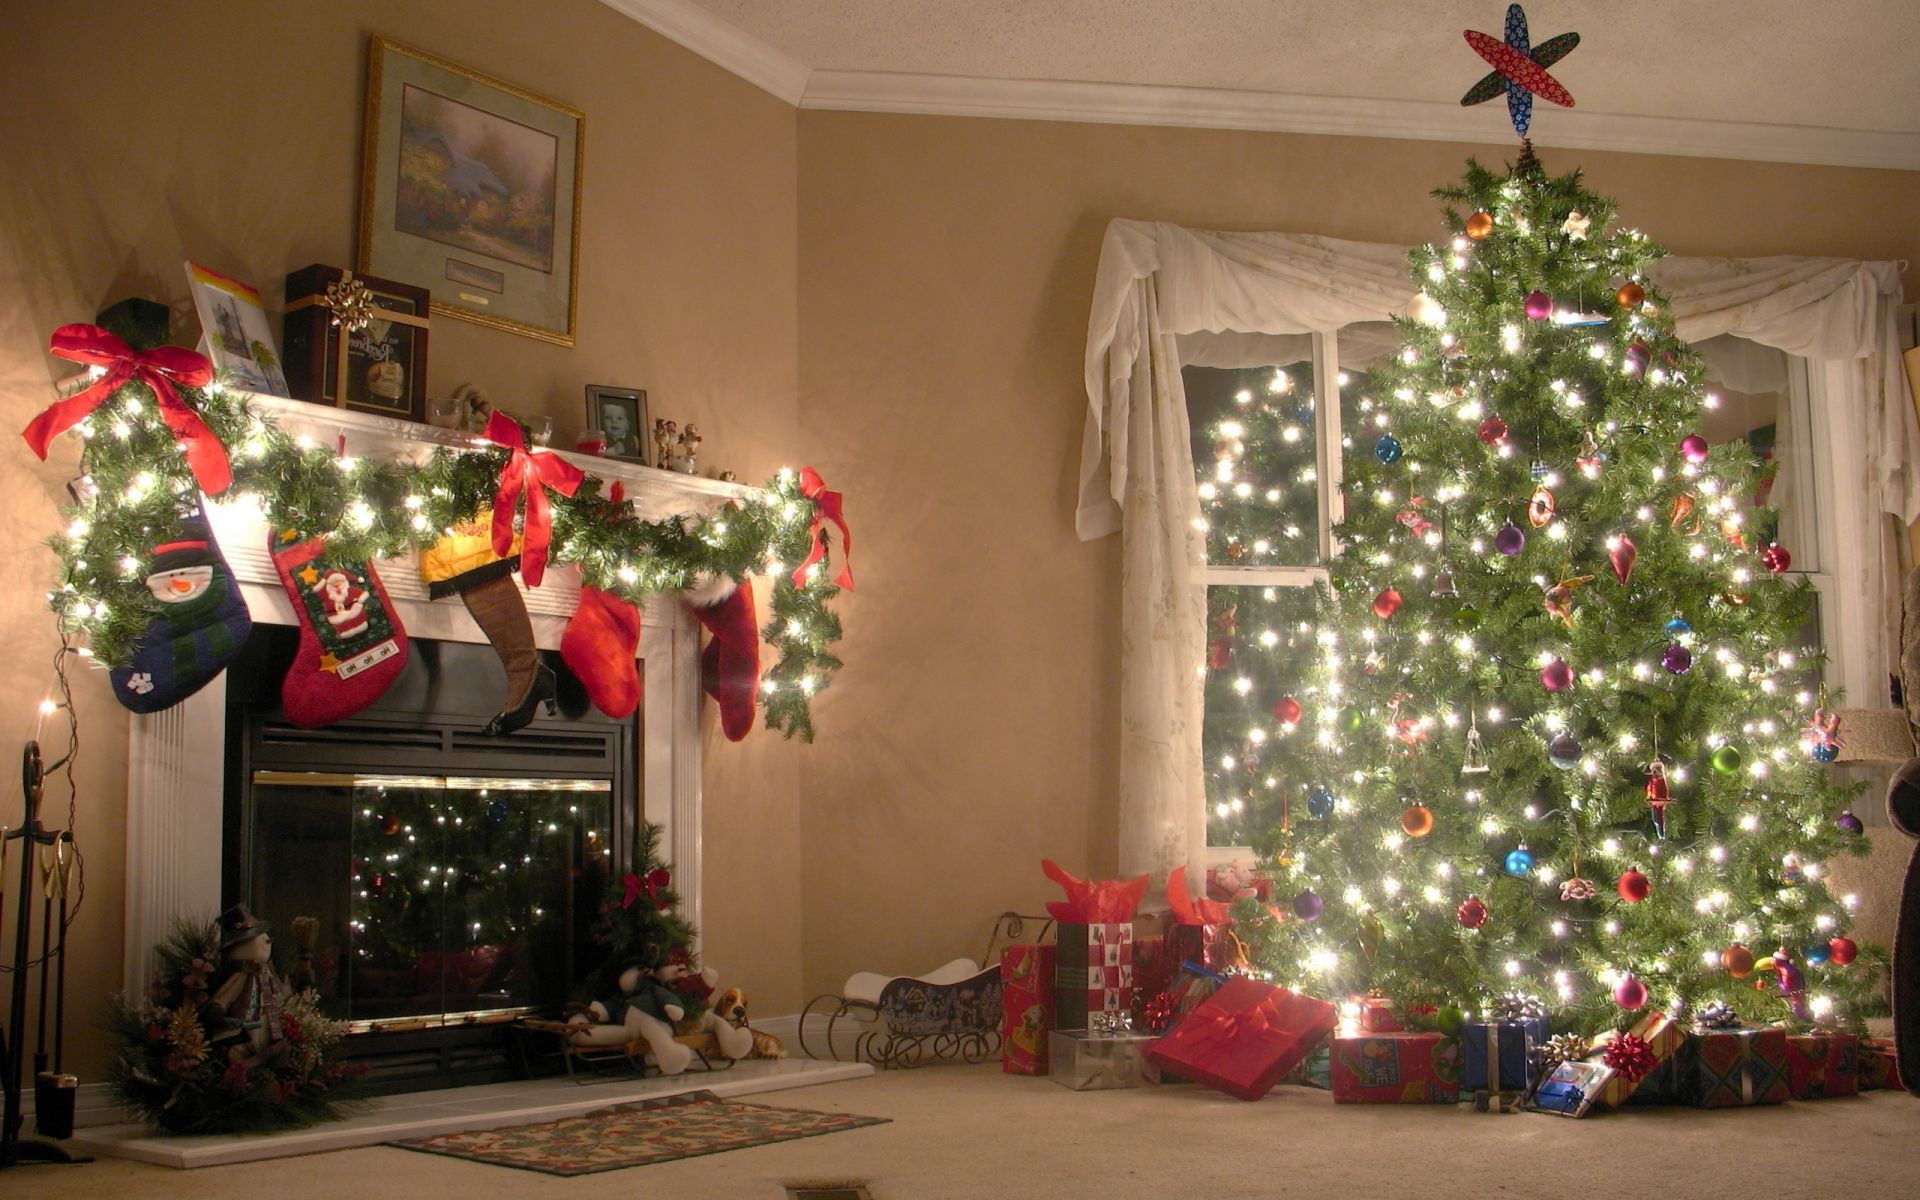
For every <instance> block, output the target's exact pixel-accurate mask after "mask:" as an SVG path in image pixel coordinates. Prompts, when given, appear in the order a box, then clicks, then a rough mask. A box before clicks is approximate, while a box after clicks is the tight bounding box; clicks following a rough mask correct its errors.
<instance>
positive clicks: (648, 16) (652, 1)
mask: <svg viewBox="0 0 1920 1200" xmlns="http://www.w3.org/2000/svg"><path fill="white" fill-rule="evenodd" d="M600 2H601V3H602V4H605V5H606V6H607V7H608V8H611V9H613V10H614V11H615V12H618V13H622V14H624V15H626V16H629V17H632V18H633V19H634V20H636V21H638V22H640V23H641V24H642V25H645V26H646V27H647V28H648V29H651V30H653V31H654V32H655V33H657V34H660V35H661V36H662V37H665V38H667V39H669V40H671V41H675V42H678V43H680V44H681V45H682V46H685V47H686V48H687V49H689V50H691V51H693V52H694V53H695V54H698V55H699V56H700V57H702V58H704V59H706V60H707V61H709V62H711V63H714V64H715V65H717V66H719V67H722V68H724V69H726V70H728V71H731V72H733V73H734V74H735V75H738V76H739V77H740V78H742V79H744V80H746V81H747V82H748V83H751V84H753V85H754V86H755V87H757V88H760V89H762V90H763V91H767V92H771V93H772V94H773V95H775V96H778V97H779V98H780V99H782V100H785V101H786V102H787V103H788V104H794V105H797V104H799V103H800V98H801V96H802V95H804V94H805V93H806V90H807V77H808V76H809V75H811V74H812V73H813V71H812V68H810V67H808V66H807V64H805V63H803V62H801V61H800V60H798V59H796V58H793V57H791V56H789V55H786V54H782V53H781V52H780V51H778V50H775V49H774V48H773V47H772V46H769V45H767V43H765V42H763V41H761V40H760V39H759V38H757V37H754V36H753V35H752V34H750V33H748V32H746V31H745V30H743V29H741V28H740V27H739V26H738V25H735V24H733V23H732V22H731V21H723V20H721V19H720V18H719V17H716V16H714V15H713V14H712V13H710V12H708V11H707V10H706V9H704V8H701V7H700V6H699V5H698V4H695V3H693V0H600Z"/></svg>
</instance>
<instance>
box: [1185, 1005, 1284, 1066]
mask: <svg viewBox="0 0 1920 1200" xmlns="http://www.w3.org/2000/svg"><path fill="white" fill-rule="evenodd" d="M1279 1019H1280V1012H1279V1009H1278V1008H1276V1007H1275V1006H1274V1003H1273V997H1272V996H1268V997H1266V998H1265V999H1263V1000H1261V1001H1260V1003H1258V1004H1256V1005H1254V1006H1253V1007H1252V1008H1243V1009H1241V1010H1240V1011H1239V1012H1228V1011H1225V1010H1223V1009H1217V1008H1216V1009H1206V1008H1198V1009H1195V1010H1194V1011H1193V1012H1191V1013H1189V1014H1188V1015H1187V1019H1186V1020H1184V1021H1182V1022H1181V1023H1180V1029H1181V1031H1182V1040H1183V1041H1187V1043H1188V1045H1189V1046H1190V1047H1191V1048H1192V1049H1193V1050H1195V1051H1197V1052H1203V1053H1212V1052H1214V1051H1216V1050H1220V1049H1224V1048H1225V1047H1227V1046H1231V1045H1232V1044H1233V1043H1235V1042H1237V1041H1239V1040H1240V1039H1241V1038H1244V1037H1250V1036H1256V1035H1258V1034H1262V1033H1265V1032H1267V1031H1268V1030H1270V1029H1272V1028H1274V1027H1275V1025H1276V1024H1277V1022H1278V1021H1279ZM1189 1026H1191V1027H1192V1029H1193V1032H1192V1033H1187V1032H1186V1030H1187V1028H1188V1027H1189Z"/></svg>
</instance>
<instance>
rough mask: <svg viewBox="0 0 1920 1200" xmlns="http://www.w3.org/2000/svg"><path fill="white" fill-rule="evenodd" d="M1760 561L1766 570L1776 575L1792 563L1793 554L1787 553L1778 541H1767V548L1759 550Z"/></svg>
mask: <svg viewBox="0 0 1920 1200" xmlns="http://www.w3.org/2000/svg"><path fill="white" fill-rule="evenodd" d="M1760 561H1761V563H1763V564H1764V565H1765V566H1766V568H1767V570H1769V571H1772V572H1773V573H1774V574H1775V575H1778V574H1779V573H1780V572H1782V571H1784V570H1786V569H1787V568H1788V567H1790V566H1792V565H1793V555H1791V554H1788V553H1787V548H1786V547H1785V546H1782V545H1781V544H1780V543H1779V542H1768V543H1767V548H1766V549H1765V550H1762V551H1761V552H1760Z"/></svg>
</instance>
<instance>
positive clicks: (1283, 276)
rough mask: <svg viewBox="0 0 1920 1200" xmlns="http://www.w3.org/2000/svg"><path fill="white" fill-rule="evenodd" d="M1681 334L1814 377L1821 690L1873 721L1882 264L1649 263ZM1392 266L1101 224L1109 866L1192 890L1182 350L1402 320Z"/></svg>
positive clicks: (1196, 546)
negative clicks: (1841, 694)
mask: <svg viewBox="0 0 1920 1200" xmlns="http://www.w3.org/2000/svg"><path fill="white" fill-rule="evenodd" d="M1654 277H1655V280H1656V282H1657V283H1658V284H1659V285H1660V287H1661V288H1662V290H1664V291H1666V292H1667V294H1668V296H1669V297H1670V299H1671V302H1672V304H1673V309H1674V315H1675V318H1676V320H1677V322H1678V324H1679V332H1680V336H1681V337H1683V338H1686V339H1688V340H1689V341H1698V340H1703V339H1705V338H1708V337H1713V336H1717V335H1719V334H1722V333H1731V334H1734V335H1736V336H1739V337H1743V338H1747V339H1749V340H1752V341H1756V342H1760V343H1763V344H1765V345H1769V346H1775V347H1777V348H1779V349H1782V350H1785V351H1787V352H1789V353H1792V354H1799V355H1803V356H1805V357H1807V358H1809V359H1812V360H1814V362H1815V364H1816V370H1817V371H1818V373H1819V382H1820V383H1821V384H1822V385H1823V386H1822V388H1821V389H1820V393H1819V394H1820V396H1821V398H1822V400H1823V402H1824V404H1825V406H1826V411H1825V414H1824V416H1825V420H1826V425H1827V428H1828V429H1829V430H1830V431H1831V436H1830V438H1829V439H1828V449H1827V454H1826V462H1825V463H1824V464H1823V465H1825V466H1826V467H1827V468H1828V478H1830V479H1831V480H1833V483H1834V486H1833V487H1832V489H1831V491H1832V492H1833V499H1834V502H1835V503H1838V504H1840V505H1842V506H1844V507H1843V509H1842V512H1841V513H1840V514H1839V516H1840V518H1841V521H1840V522H1839V523H1837V525H1836V527H1837V528H1839V529H1841V530H1846V531H1852V532H1851V533H1850V534H1849V536H1846V537H1843V538H1840V539H1838V544H1836V545H1834V546H1831V547H1826V548H1825V549H1826V550H1827V551H1828V552H1829V554H1830V556H1831V558H1832V560H1833V561H1834V564H1835V569H1834V573H1835V575H1836V577H1837V578H1839V579H1840V581H1841V584H1842V586H1841V588H1840V589H1839V591H1840V592H1841V594H1842V595H1843V596H1845V597H1846V600H1845V601H1844V603H1843V605H1842V607H1843V611H1842V612H1840V613H1837V614H1831V618H1832V619H1834V620H1837V621H1839V622H1841V623H1842V624H1843V626H1844V627H1845V628H1846V630H1847V639H1846V645H1847V654H1846V656H1845V660H1844V661H1841V662H1837V663H1835V664H1834V675H1835V677H1836V678H1837V680H1838V681H1839V682H1840V683H1841V684H1842V685H1843V686H1845V687H1846V688H1847V689H1848V691H1849V692H1850V699H1849V703H1850V704H1852V705H1854V706H1862V707H1865V706H1876V707H1877V706H1882V705H1884V704H1885V703H1886V696H1885V690H1886V689H1885V687H1884V685H1883V680H1884V677H1885V673H1886V670H1887V664H1889V663H1890V662H1891V661H1892V657H1893V647H1894V646H1896V645H1897V643H1898V638H1897V628H1896V626H1897V603H1898V600H1897V594H1898V589H1897V588H1896V587H1895V586H1894V581H1895V580H1896V579H1897V578H1898V575H1899V566H1898V558H1897V547H1896V546H1895V543H1894V540H1893V525H1892V522H1891V521H1890V520H1889V518H1888V516H1887V515H1886V514H1891V515H1892V516H1894V517H1898V518H1899V519H1900V520H1901V521H1903V522H1904V521H1911V520H1913V519H1915V518H1916V517H1920V477H1917V476H1916V468H1917V463H1916V456H1920V426H1916V422H1915V420H1914V412H1913V403H1912V398H1911V396H1910V394H1909V392H1908V389H1907V383H1906V379H1905V377H1904V375H1903V374H1902V372H1901V365H1900V361H1899V353H1898V339H1897V335H1896V332H1895V326H1894V312H1893V308H1894V305H1896V304H1897V303H1898V302H1899V299H1900V285H1899V274H1898V270H1897V268H1896V267H1895V265H1894V264H1891V263H1863V262H1855V261H1850V260H1844V259H1815V258H1760V259H1667V260H1664V261H1663V262H1661V263H1660V264H1659V265H1658V267H1657V268H1656V270H1655V271H1654ZM1412 296H1413V286H1412V285H1411V284H1410V283H1409V282H1408V280H1407V274H1406V247H1404V246H1392V245H1384V244H1380V243H1370V242H1348V241H1341V240H1338V239H1335V238H1321V237H1311V236H1305V235H1298V234H1282V233H1215V232H1208V231H1203V230H1193V229H1184V228H1181V227H1180V226H1177V225H1169V224H1166V223H1163V222H1151V223H1150V222H1142V221H1126V220H1117V221H1114V222H1113V223H1112V224H1110V225H1109V226H1108V227H1107V234H1106V241H1105V243H1104V245H1103V246H1102V248H1101V254H1100V268H1099V272H1098V275H1097V277H1096V279H1095V283H1094V295H1093V311H1092V316H1091V318H1090V320H1089V322H1088V331H1087V359H1086V386H1087V403H1088V409H1087V423H1086V433H1085V436H1084V437H1083V438H1082V442H1081V456H1080V496H1079V503H1078V507H1077V511H1076V513H1075V518H1074V521H1075V526H1076V528H1077V530H1078V531H1079V534H1080V537H1081V538H1082V539H1091V538H1096V537H1103V536H1105V535H1107V534H1111V533H1116V532H1118V533H1119V534H1120V535H1121V538H1122V556H1121V557H1122V564H1123V565H1122V588H1123V593H1124V594H1123V599H1122V606H1121V635H1120V640H1121V645H1120V654H1121V688H1122V698H1121V723H1122V724H1121V751H1120V755H1121V762H1120V869H1121V871H1122V872H1123V873H1127V874H1132V873H1138V872H1142V871H1148V872H1153V873H1155V874H1156V875H1164V874H1165V873H1166V872H1167V871H1168V870H1170V869H1171V868H1173V867H1175V866H1179V865H1180V864H1182V863H1187V864H1189V865H1190V868H1191V869H1190V870H1189V878H1192V879H1197V878H1203V877H1204V876H1202V875H1201V874H1200V870H1199V868H1200V867H1201V865H1202V863H1203V860H1204V855H1205V850H1206V844H1205V843H1206V824H1205V803H1204V786H1203V782H1202V774H1201V764H1200V732H1201V721H1202V716H1203V713H1202V705H1203V692H1202V688H1201V672H1202V669H1203V664H1204V662H1205V658H1204V653H1203V647H1204V642H1205V625H1206V593H1205V582H1204V580H1205V575H1204V569H1205V565H1206V564H1205V549H1204V543H1203V541H1202V539H1201V537H1200V535H1199V532H1198V530H1197V528H1196V526H1195V523H1194V522H1195V518H1197V517H1198V516H1199V498H1198V495H1197V494H1196V481H1195V478H1194V472H1193V459H1192V453H1191V450H1190V449H1189V443H1188V428H1187V412H1186V396H1185V393H1184V391H1183V389H1182V387H1181V384H1180V367H1181V361H1180V343H1179V339H1180V338H1181V337H1183V336H1185V335H1189V334H1196V333H1203V332H1205V333H1215V334H1230V335H1231V334H1243V335H1288V334H1294V335H1297V334H1310V333H1327V332H1332V331H1334V330H1337V329H1340V328H1341V327H1343V326H1346V325H1350V324H1354V323H1356V322H1362V321H1381V320H1385V319H1387V318H1388V317H1390V316H1393V315H1395V314H1398V313H1403V312H1404V311H1405V310H1406V306H1407V304H1408V302H1409V300H1410V299H1411V298H1412Z"/></svg>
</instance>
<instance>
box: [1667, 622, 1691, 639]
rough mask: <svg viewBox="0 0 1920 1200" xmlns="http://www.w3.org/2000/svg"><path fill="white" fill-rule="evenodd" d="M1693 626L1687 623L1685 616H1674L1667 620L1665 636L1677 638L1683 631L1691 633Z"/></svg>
mask: <svg viewBox="0 0 1920 1200" xmlns="http://www.w3.org/2000/svg"><path fill="white" fill-rule="evenodd" d="M1692 632H1693V626H1691V625H1689V624H1687V621H1686V618H1685V617H1675V618H1674V619H1673V620H1671V621H1668V622H1667V636H1668V637H1670V638H1677V637H1679V636H1680V635H1681V634H1683V633H1692Z"/></svg>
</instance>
